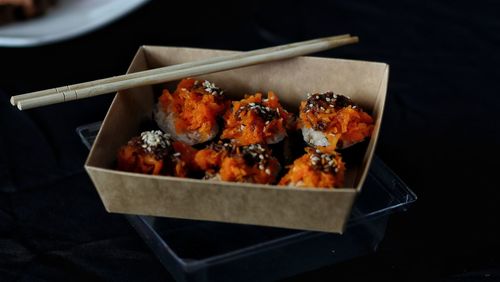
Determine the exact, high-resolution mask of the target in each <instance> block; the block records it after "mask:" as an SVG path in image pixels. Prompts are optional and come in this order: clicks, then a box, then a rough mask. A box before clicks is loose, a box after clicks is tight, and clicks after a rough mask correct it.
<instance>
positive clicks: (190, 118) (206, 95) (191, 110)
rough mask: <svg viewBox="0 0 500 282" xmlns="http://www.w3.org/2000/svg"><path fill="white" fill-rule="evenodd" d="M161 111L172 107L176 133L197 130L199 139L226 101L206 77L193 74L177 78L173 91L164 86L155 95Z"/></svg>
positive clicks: (208, 128)
mask: <svg viewBox="0 0 500 282" xmlns="http://www.w3.org/2000/svg"><path fill="white" fill-rule="evenodd" d="M159 103H160V105H161V107H162V110H163V111H164V112H170V111H173V112H174V113H175V114H176V115H175V116H176V119H175V130H176V132H177V133H179V134H180V133H185V132H190V131H198V132H199V133H200V137H201V139H207V138H208V136H209V135H210V133H211V131H212V129H213V128H214V126H215V125H216V123H217V120H216V119H217V116H218V115H221V114H222V113H223V112H224V111H225V109H226V108H227V106H228V105H229V102H227V101H226V100H225V99H224V98H223V96H222V90H220V89H219V88H216V87H215V86H214V85H213V83H210V82H208V81H206V80H205V81H203V82H202V81H198V80H195V79H193V78H186V79H183V80H181V82H179V84H178V85H177V89H176V90H175V92H174V93H173V94H170V92H169V91H168V90H167V89H164V90H163V94H162V95H161V96H160V98H159Z"/></svg>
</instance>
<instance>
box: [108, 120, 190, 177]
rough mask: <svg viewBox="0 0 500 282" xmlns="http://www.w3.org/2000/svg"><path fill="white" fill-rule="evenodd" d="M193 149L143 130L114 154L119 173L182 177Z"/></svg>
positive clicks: (185, 174)
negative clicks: (121, 171) (128, 172)
mask: <svg viewBox="0 0 500 282" xmlns="http://www.w3.org/2000/svg"><path fill="white" fill-rule="evenodd" d="M193 155H194V150H193V149H191V148H190V147H189V146H188V145H186V144H184V143H182V142H179V141H174V140H172V138H171V136H170V135H169V134H166V133H163V132H162V131H160V130H151V131H144V132H142V133H141V134H140V136H135V137H133V138H132V139H131V140H130V141H128V143H127V144H126V145H124V146H122V147H121V148H120V149H119V151H118V156H117V163H118V164H117V167H118V169H119V170H123V171H130V172H138V173H144V174H151V175H172V176H179V177H186V176H187V175H188V172H189V167H190V165H191V162H192V161H191V159H192V158H193Z"/></svg>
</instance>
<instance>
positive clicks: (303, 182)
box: [279, 148, 345, 188]
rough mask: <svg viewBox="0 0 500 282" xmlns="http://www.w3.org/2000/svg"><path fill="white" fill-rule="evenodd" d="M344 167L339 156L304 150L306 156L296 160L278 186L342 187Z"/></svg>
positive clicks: (308, 149) (311, 149)
mask: <svg viewBox="0 0 500 282" xmlns="http://www.w3.org/2000/svg"><path fill="white" fill-rule="evenodd" d="M344 173H345V165H344V162H343V161H342V158H341V156H340V154H338V153H335V152H332V153H322V152H321V151H320V150H318V149H314V148H306V154H304V155H303V156H302V157H300V158H298V159H296V160H295V161H294V162H293V164H292V165H291V166H290V169H289V170H288V172H287V173H286V174H285V175H284V176H283V177H282V178H281V180H280V182H279V185H284V186H296V187H320V188H334V187H342V185H343V184H344Z"/></svg>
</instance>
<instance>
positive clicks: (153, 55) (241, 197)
mask: <svg viewBox="0 0 500 282" xmlns="http://www.w3.org/2000/svg"><path fill="white" fill-rule="evenodd" d="M231 53H232V52H230V51H218V50H204V49H192V48H173V47H156V46H143V47H141V48H140V49H139V51H138V52H137V54H136V56H135V57H134V59H133V61H132V63H131V65H130V68H129V72H135V71H141V70H145V69H151V68H157V67H161V66H166V65H174V64H180V63H185V62H188V61H194V60H201V59H205V58H209V57H214V56H222V55H227V54H231ZM388 69H389V68H388V65H387V64H384V63H377V62H366V61H352V60H341V59H327V58H315V57H299V58H294V59H289V60H285V61H279V62H273V63H267V64H261V65H256V66H251V67H245V68H240V69H235V70H229V71H223V72H219V73H215V74H210V75H204V76H200V78H203V79H208V80H210V81H213V82H215V84H217V85H218V86H219V87H221V88H222V89H224V90H226V92H227V93H233V95H236V96H234V97H230V98H232V99H241V98H242V97H243V95H244V94H253V93H255V92H263V93H267V91H268V90H272V91H274V92H275V93H277V95H278V96H279V98H280V101H281V103H282V104H283V105H284V107H285V108H287V109H288V110H289V111H292V112H295V113H297V109H298V106H299V103H300V101H301V100H303V99H305V98H306V93H308V92H310V93H316V92H324V91H334V92H335V93H339V94H343V95H347V96H350V97H351V98H352V99H353V100H354V101H355V102H356V103H358V104H359V105H361V106H362V107H364V108H365V110H366V111H368V112H370V113H371V114H372V115H373V117H374V119H375V129H374V131H373V136H372V138H371V139H370V141H369V144H368V146H367V147H366V148H367V150H366V152H365V153H364V156H363V157H361V158H360V159H359V161H358V162H351V163H347V174H346V187H345V188H340V189H304V188H283V187H277V186H272V185H257V184H242V183H231V182H221V181H206V180H197V179H185V178H177V177H168V176H150V175H143V174H137V173H129V172H122V171H118V170H115V169H114V165H115V160H116V153H117V151H118V149H119V147H120V146H122V145H124V144H126V142H127V141H128V140H129V139H130V138H131V137H132V136H135V135H137V134H139V132H140V125H141V123H143V122H144V121H145V120H150V119H151V118H152V109H153V106H154V104H155V102H156V101H155V95H154V93H153V87H150V86H148V87H141V88H135V89H130V90H127V91H122V92H119V93H118V94H117V95H116V97H115V99H114V100H113V103H112V105H111V107H110V109H109V111H108V113H107V115H106V118H105V120H104V122H103V125H102V127H101V130H100V132H99V134H98V136H97V139H96V141H95V143H94V145H93V147H92V150H91V152H90V155H89V157H88V159H87V162H86V164H85V168H86V170H87V172H88V173H89V175H90V177H91V178H92V181H93V182H94V185H95V187H96V188H97V191H98V193H99V195H100V197H101V199H102V201H103V203H104V206H105V207H106V209H107V210H108V211H109V212H116V213H128V214H140V215H153V216H165V217H176V218H186V219H201V220H212V221H221V222H232V223H244V224H255V225H263V226H275V227H285V228H294V229H306V230H317V231H327V232H339V233H341V232H342V231H343V229H344V227H345V223H346V221H347V219H348V217H349V215H350V212H351V207H352V205H353V202H354V200H355V198H356V195H357V193H359V192H360V189H361V187H362V184H363V182H364V179H365V177H366V174H367V172H368V168H369V164H370V161H371V158H372V156H373V152H374V148H375V143H376V140H377V137H378V134H379V129H380V123H381V119H382V112H383V107H384V102H385V96H386V90H387V81H388ZM175 83H176V82H173V83H171V85H170V86H172V87H175Z"/></svg>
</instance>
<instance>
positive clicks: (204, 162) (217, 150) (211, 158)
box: [194, 140, 235, 179]
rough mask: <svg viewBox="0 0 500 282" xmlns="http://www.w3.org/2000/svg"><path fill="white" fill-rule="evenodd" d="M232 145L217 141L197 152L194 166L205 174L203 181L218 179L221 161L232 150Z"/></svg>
mask: <svg viewBox="0 0 500 282" xmlns="http://www.w3.org/2000/svg"><path fill="white" fill-rule="evenodd" d="M234 149H235V148H234V145H233V144H230V143H227V142H223V141H220V140H219V141H218V142H214V143H211V144H210V145H208V146H207V147H206V148H204V149H201V150H199V151H197V152H196V153H195V155H194V164H195V165H194V166H195V167H196V169H197V170H198V171H202V172H204V173H205V176H204V179H220V178H219V177H218V175H217V173H218V171H219V170H220V167H221V164H222V161H223V160H224V158H226V157H227V156H228V155H229V154H231V152H232V151H233V150H234Z"/></svg>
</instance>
